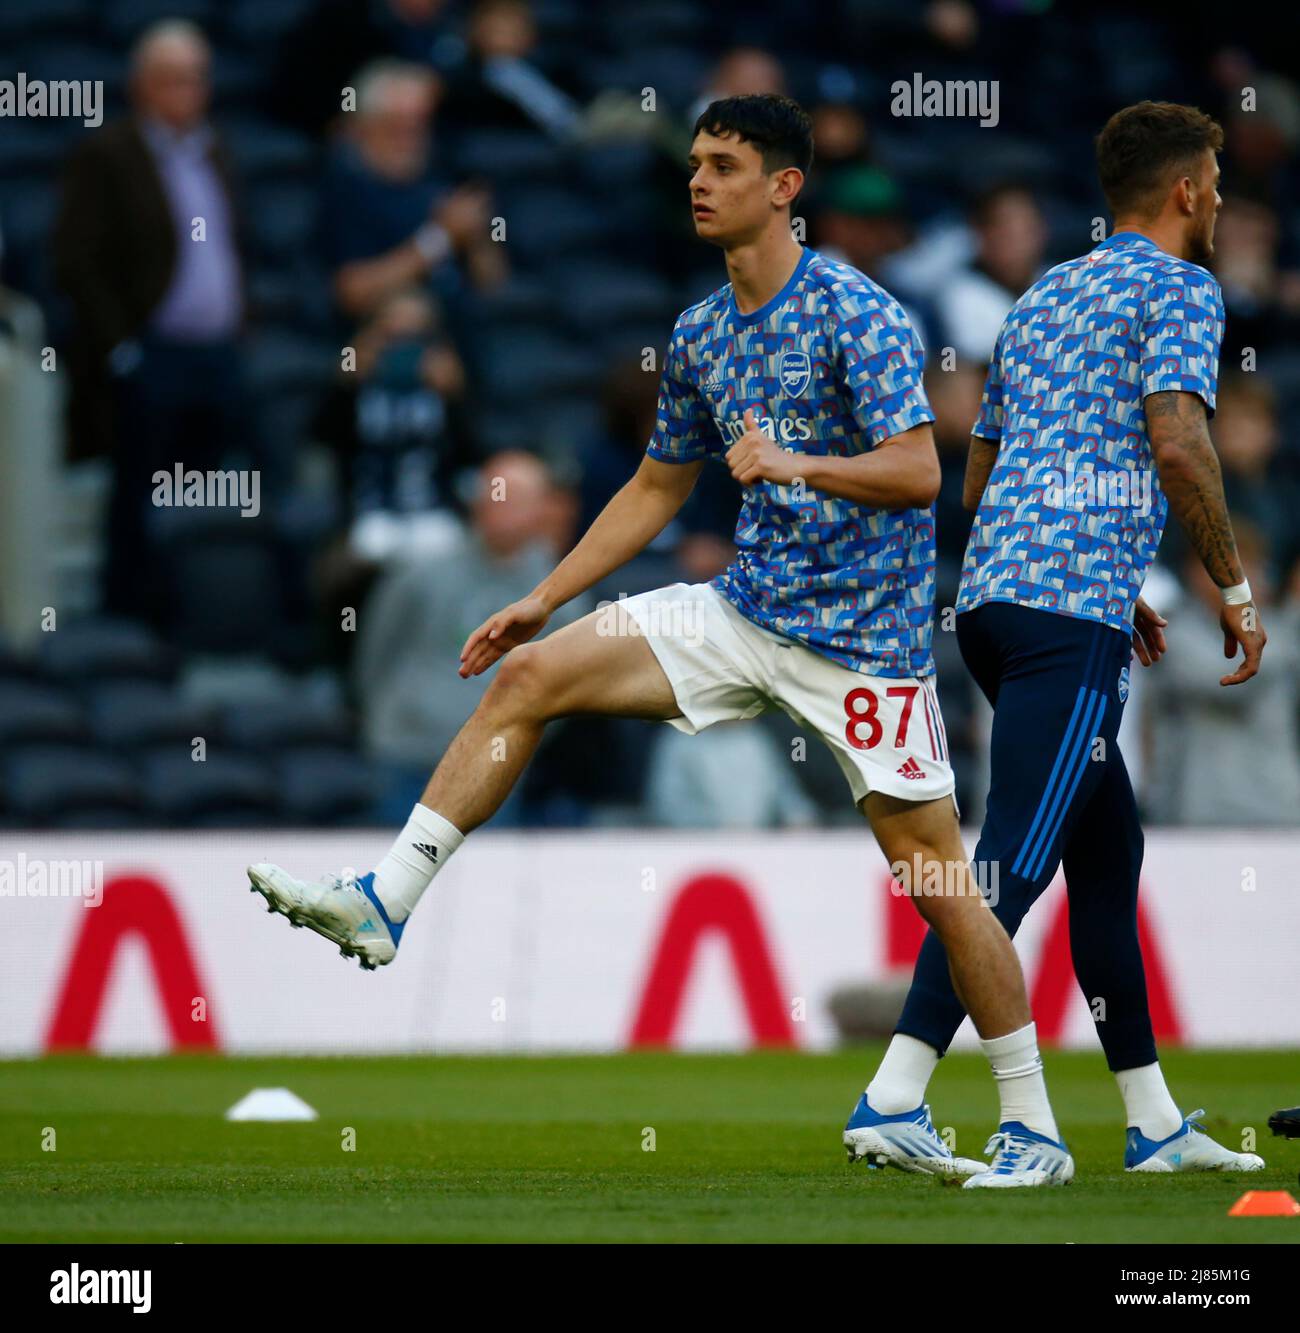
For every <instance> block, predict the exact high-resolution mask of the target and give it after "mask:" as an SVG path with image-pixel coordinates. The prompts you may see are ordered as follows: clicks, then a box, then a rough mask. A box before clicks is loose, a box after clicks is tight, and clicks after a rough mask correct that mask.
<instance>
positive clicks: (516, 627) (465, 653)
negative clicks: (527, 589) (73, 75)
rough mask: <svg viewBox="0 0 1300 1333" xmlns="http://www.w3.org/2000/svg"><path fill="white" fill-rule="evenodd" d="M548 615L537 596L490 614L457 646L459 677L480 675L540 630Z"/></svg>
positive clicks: (465, 677)
mask: <svg viewBox="0 0 1300 1333" xmlns="http://www.w3.org/2000/svg"><path fill="white" fill-rule="evenodd" d="M550 618H551V613H550V611H549V610H547V608H546V604H545V603H544V602H543V601H542V600H541V598H540V597H524V598H521V599H520V600H519V601H517V602H511V604H510V605H509V606H507V607H506V608H505V609H504V610H502V611H498V612H497V613H496V615H494V616H489V617H488V618H487V619H486V620H485V621H484V622H483V623H482V624H481V625H480V626H479V627H478V629H476V630H475V631H474V633H473V634H471V635H470V636H469V638H468V639H466V640H465V646H464V647H463V648H462V649H461V650H460V667H459V668H458V670H459V673H460V676H461V678H462V679H463V680H468V679H469V677H470V676H478V675H482V673H483V672H484V671H486V670H487V669H488V667H490V666H491V665H492V663H493V662H495V661H497V659H498V658H501V657H504V656H505V655H506V654H507V653H508V652H509V651H510V650H511V649H512V648H518V647H519V645H520V644H521V643H527V642H528V640H529V639H531V638H532V637H533V635H534V634H537V633H539V632H540V631H541V630H542V628H543V627H544V626H545V624H546V622H547V621H548V620H549V619H550Z"/></svg>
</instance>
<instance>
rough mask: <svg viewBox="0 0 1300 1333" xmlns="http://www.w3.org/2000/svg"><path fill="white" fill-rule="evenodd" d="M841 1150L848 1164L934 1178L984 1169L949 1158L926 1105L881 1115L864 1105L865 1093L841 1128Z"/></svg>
mask: <svg viewBox="0 0 1300 1333" xmlns="http://www.w3.org/2000/svg"><path fill="white" fill-rule="evenodd" d="M844 1147H845V1149H846V1150H847V1151H848V1154H849V1162H850V1164H852V1163H854V1162H863V1161H865V1162H866V1163H867V1165H868V1166H894V1167H897V1168H898V1169H899V1170H900V1171H913V1172H925V1173H928V1174H930V1175H936V1176H972V1175H974V1174H975V1173H976V1172H977V1171H984V1170H986V1169H987V1168H986V1166H985V1164H984V1163H983V1162H977V1161H975V1160H974V1159H973V1158H970V1157H955V1156H953V1154H952V1152H951V1150H950V1149H949V1147H948V1145H947V1144H946V1143H945V1142H944V1141H943V1140H942V1139H941V1138H940V1137H939V1135H938V1134H937V1133H936V1132H935V1128H934V1123H933V1121H931V1119H930V1108H929V1107H928V1106H918V1107H917V1108H916V1110H915V1111H904V1112H903V1113H902V1114H901V1115H882V1114H881V1113H880V1112H879V1111H877V1110H875V1109H874V1108H873V1107H872V1106H870V1105H869V1104H868V1102H867V1094H866V1093H865V1092H864V1093H863V1094H862V1097H861V1099H860V1100H859V1102H858V1104H857V1106H856V1107H855V1108H854V1110H853V1114H852V1115H851V1116H850V1117H849V1123H848V1124H847V1125H845V1126H844Z"/></svg>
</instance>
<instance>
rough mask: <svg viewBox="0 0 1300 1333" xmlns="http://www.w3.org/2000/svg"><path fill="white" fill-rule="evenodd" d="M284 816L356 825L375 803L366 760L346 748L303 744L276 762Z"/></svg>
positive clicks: (291, 819)
mask: <svg viewBox="0 0 1300 1333" xmlns="http://www.w3.org/2000/svg"><path fill="white" fill-rule="evenodd" d="M276 773H277V775H278V784H279V788H280V797H281V802H282V805H283V813H284V817H285V819H286V820H287V821H288V822H290V823H299V824H309V825H321V826H323V825H331V826H335V825H339V824H351V825H356V824H360V823H364V822H366V821H367V820H368V819H369V818H370V812H371V810H372V808H373V806H374V802H375V796H376V785H375V782H374V779H373V775H372V773H371V771H370V766H369V764H368V762H367V761H366V760H365V759H364V758H363V757H361V756H359V755H356V754H353V753H352V752H350V751H348V750H341V749H337V748H328V749H327V748H318V747H302V748H298V749H292V750H288V751H286V752H285V753H284V754H283V755H282V756H281V757H280V759H279V760H278V761H277V763H276Z"/></svg>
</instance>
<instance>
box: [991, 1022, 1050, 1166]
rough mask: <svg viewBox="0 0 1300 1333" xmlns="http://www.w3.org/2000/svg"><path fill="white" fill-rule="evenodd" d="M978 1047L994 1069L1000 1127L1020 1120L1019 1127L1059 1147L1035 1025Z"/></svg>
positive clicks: (1027, 1026) (1029, 1024) (992, 1039)
mask: <svg viewBox="0 0 1300 1333" xmlns="http://www.w3.org/2000/svg"><path fill="white" fill-rule="evenodd" d="M980 1045H981V1046H982V1047H983V1048H984V1054H985V1055H987V1056H988V1058H989V1064H991V1065H992V1066H993V1077H994V1078H995V1079H997V1083H998V1096H999V1097H1001V1099H1002V1118H1001V1121H1000V1122H999V1123H1005V1122H1006V1121H1008V1120H1019V1121H1020V1123H1021V1124H1022V1125H1025V1126H1027V1127H1028V1128H1029V1129H1032V1130H1035V1131H1036V1132H1037V1133H1039V1134H1046V1135H1047V1137H1048V1138H1049V1139H1053V1140H1055V1141H1056V1142H1058V1143H1059V1142H1060V1139H1061V1135H1060V1133H1059V1132H1058V1130H1057V1128H1056V1120H1055V1118H1054V1117H1053V1115H1052V1106H1051V1103H1050V1102H1049V1101H1048V1100H1047V1084H1046V1082H1045V1081H1044V1079H1043V1057H1042V1056H1041V1055H1039V1053H1038V1030H1037V1028H1036V1027H1035V1026H1034V1024H1033V1023H1026V1024H1025V1026H1024V1027H1022V1028H1021V1029H1020V1030H1019V1031H1017V1032H1008V1033H1007V1034H1006V1036H1005V1037H991V1038H990V1039H989V1040H988V1041H981V1042H980Z"/></svg>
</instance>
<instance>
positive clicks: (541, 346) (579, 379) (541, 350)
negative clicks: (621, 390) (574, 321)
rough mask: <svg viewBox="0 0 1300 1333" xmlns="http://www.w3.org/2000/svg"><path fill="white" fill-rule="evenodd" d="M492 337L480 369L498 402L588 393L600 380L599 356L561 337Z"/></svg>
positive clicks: (530, 335) (490, 395)
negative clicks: (490, 349) (482, 366)
mask: <svg viewBox="0 0 1300 1333" xmlns="http://www.w3.org/2000/svg"><path fill="white" fill-rule="evenodd" d="M494 341H497V342H498V345H497V346H496V347H494V348H493V349H492V353H493V354H492V355H490V356H489V357H488V358H487V364H486V365H485V367H484V372H485V378H486V380H487V385H488V391H489V397H493V398H497V399H499V400H500V401H502V402H505V401H516V402H517V401H520V400H523V399H529V400H532V401H534V402H535V401H536V400H537V399H538V398H539V397H554V396H559V395H564V394H569V393H590V392H591V390H592V387H593V386H594V385H596V384H598V383H599V381H600V361H599V358H597V357H596V356H594V355H593V354H592V353H591V352H589V351H587V350H586V349H585V348H582V347H580V346H578V345H576V344H574V343H571V342H568V341H566V340H564V339H560V338H556V337H553V336H546V335H544V334H525V335H522V336H519V337H506V338H502V339H500V340H499V341H498V340H494ZM665 341H666V338H665Z"/></svg>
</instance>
